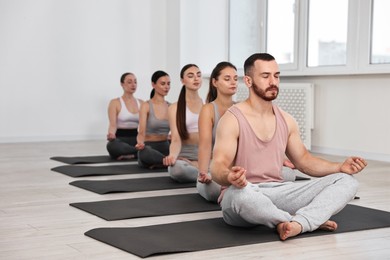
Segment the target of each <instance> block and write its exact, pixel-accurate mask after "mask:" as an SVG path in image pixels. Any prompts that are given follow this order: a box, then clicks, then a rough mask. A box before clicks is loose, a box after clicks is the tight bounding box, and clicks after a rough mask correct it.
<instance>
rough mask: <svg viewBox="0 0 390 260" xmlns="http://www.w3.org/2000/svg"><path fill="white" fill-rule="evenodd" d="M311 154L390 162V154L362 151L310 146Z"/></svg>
mask: <svg viewBox="0 0 390 260" xmlns="http://www.w3.org/2000/svg"><path fill="white" fill-rule="evenodd" d="M310 151H311V152H313V153H322V154H329V155H339V156H345V157H348V156H359V157H363V158H364V159H366V160H374V161H381V162H390V154H380V153H369V152H363V151H351V150H342V149H334V148H327V147H320V146H312V147H311V150H310Z"/></svg>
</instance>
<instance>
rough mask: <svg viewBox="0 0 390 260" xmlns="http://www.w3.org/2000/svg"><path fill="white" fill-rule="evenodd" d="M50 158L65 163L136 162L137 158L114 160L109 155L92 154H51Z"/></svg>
mask: <svg viewBox="0 0 390 260" xmlns="http://www.w3.org/2000/svg"><path fill="white" fill-rule="evenodd" d="M50 159H51V160H54V161H58V162H62V163H66V164H89V163H112V162H136V161H137V159H126V160H115V159H112V158H111V157H110V156H109V155H93V156H53V157H50Z"/></svg>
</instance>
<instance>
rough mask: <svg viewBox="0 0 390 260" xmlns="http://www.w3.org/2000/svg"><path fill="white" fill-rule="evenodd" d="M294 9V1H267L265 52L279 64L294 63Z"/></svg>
mask: <svg viewBox="0 0 390 260" xmlns="http://www.w3.org/2000/svg"><path fill="white" fill-rule="evenodd" d="M295 9H296V8H295V0H273V1H268V6H267V11H268V12H267V47H266V50H267V52H268V53H270V54H272V56H274V57H275V59H276V60H277V61H278V63H279V64H288V63H294V61H295V53H294V47H295V44H294V43H295V38H296V37H295V35H296V34H295V28H296V26H295V13H296V11H295ZM281 17H283V19H281Z"/></svg>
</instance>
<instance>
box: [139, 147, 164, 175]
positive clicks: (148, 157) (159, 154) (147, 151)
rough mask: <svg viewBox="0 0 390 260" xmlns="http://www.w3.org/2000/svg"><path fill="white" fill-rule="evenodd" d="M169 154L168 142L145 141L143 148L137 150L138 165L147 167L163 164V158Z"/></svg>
mask: <svg viewBox="0 0 390 260" xmlns="http://www.w3.org/2000/svg"><path fill="white" fill-rule="evenodd" d="M168 154H169V142H168V141H159V142H145V148H144V149H143V150H140V151H138V165H139V166H142V167H145V168H149V167H151V166H158V167H160V166H163V159H164V157H165V156H167V155H168Z"/></svg>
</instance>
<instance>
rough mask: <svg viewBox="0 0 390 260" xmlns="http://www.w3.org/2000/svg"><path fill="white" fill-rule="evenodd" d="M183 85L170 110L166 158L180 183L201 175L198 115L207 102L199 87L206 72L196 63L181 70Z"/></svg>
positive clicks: (171, 172) (173, 176)
mask: <svg viewBox="0 0 390 260" xmlns="http://www.w3.org/2000/svg"><path fill="white" fill-rule="evenodd" d="M180 78H181V82H182V84H183V86H182V89H181V91H180V95H179V99H178V101H177V102H176V103H174V104H172V105H171V106H170V107H169V109H168V118H169V126H170V129H171V145H170V147H169V155H168V156H167V157H165V158H164V161H163V162H164V165H166V166H168V172H169V175H170V176H171V178H172V179H173V180H175V181H177V182H196V180H197V176H198V143H199V133H198V118H199V113H200V110H201V109H202V106H203V101H202V99H201V98H200V96H199V93H198V90H199V88H200V87H201V86H202V74H201V72H200V70H199V68H198V66H197V65H195V64H187V65H185V66H184V67H183V68H182V69H181V71H180Z"/></svg>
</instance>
